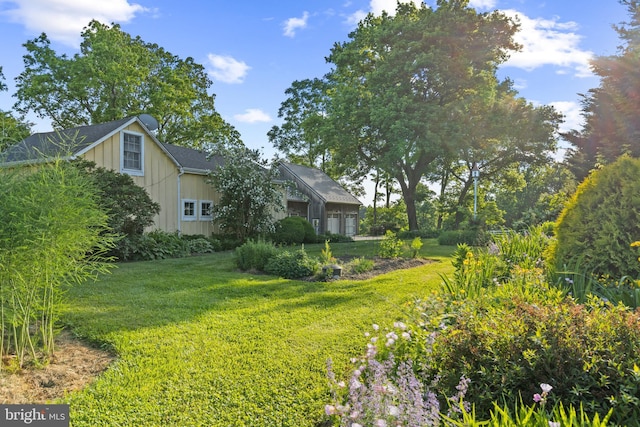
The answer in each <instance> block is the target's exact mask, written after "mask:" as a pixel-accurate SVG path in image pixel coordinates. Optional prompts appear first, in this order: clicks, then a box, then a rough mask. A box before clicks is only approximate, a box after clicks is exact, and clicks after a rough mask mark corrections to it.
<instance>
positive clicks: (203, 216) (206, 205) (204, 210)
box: [200, 200, 213, 221]
mask: <svg viewBox="0 0 640 427" xmlns="http://www.w3.org/2000/svg"><path fill="white" fill-rule="evenodd" d="M212 219H213V202H212V201H211V200H200V221H209V220H212Z"/></svg>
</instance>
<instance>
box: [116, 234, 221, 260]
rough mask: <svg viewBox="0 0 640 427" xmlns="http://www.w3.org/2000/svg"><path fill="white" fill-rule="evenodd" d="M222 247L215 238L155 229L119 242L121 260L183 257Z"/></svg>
mask: <svg viewBox="0 0 640 427" xmlns="http://www.w3.org/2000/svg"><path fill="white" fill-rule="evenodd" d="M220 249H221V246H220V242H219V241H218V240H217V239H215V238H206V237H204V236H180V235H178V234H177V233H168V232H166V231H161V230H155V231H151V232H149V233H144V234H140V235H134V236H131V237H128V238H126V239H122V240H120V241H119V242H118V259H119V260H120V261H149V260H154V259H166V258H182V257H186V256H189V255H194V254H204V253H211V252H215V251H218V250H220Z"/></svg>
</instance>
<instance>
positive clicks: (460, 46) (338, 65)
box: [326, 0, 517, 230]
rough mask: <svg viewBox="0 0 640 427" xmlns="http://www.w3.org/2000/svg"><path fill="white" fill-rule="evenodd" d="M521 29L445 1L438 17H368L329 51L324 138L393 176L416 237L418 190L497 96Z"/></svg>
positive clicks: (402, 13) (434, 12)
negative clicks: (468, 121) (464, 116)
mask: <svg viewBox="0 0 640 427" xmlns="http://www.w3.org/2000/svg"><path fill="white" fill-rule="evenodd" d="M516 29H517V27H516V25H515V24H514V23H513V22H512V21H511V20H510V19H509V18H507V17H506V16H504V15H503V14H500V13H498V12H493V13H484V14H479V13H477V12H476V11H475V10H474V9H472V8H469V7H468V1H464V0H463V1H460V0H457V1H454V0H452V1H445V0H439V1H438V5H437V8H435V9H431V8H428V7H426V6H425V5H422V6H421V7H416V6H415V5H413V4H406V3H400V4H398V7H397V10H396V15H395V16H391V15H389V14H386V13H383V14H382V15H381V16H379V17H376V16H374V15H369V16H367V18H365V19H364V20H363V21H362V22H361V23H360V24H359V25H358V27H357V29H356V30H355V31H354V32H352V33H351V34H350V35H349V38H350V40H349V41H348V42H345V43H340V44H336V45H335V46H334V47H333V49H332V50H331V54H330V56H329V57H328V58H327V60H328V61H329V62H330V63H332V64H334V66H335V68H334V69H333V70H332V71H331V72H330V73H329V74H328V75H327V76H326V78H327V80H328V82H329V84H330V89H329V93H330V97H331V102H330V104H329V107H330V108H329V109H328V114H327V118H328V122H329V125H328V126H327V129H328V130H327V133H328V134H330V135H331V141H332V147H333V148H334V150H335V156H336V158H338V159H340V161H343V162H345V163H347V164H359V163H364V164H366V165H367V166H368V167H369V168H370V169H371V170H373V169H378V170H380V171H383V172H385V173H388V174H389V175H391V176H393V177H394V178H395V180H396V181H397V182H398V184H399V185H400V188H401V191H402V196H403V199H404V201H405V204H406V206H407V217H408V223H409V228H410V229H412V230H415V229H417V228H418V222H417V215H416V205H415V200H416V189H417V187H418V184H419V183H420V182H421V180H422V179H423V177H424V175H425V174H426V173H427V172H428V171H429V168H430V167H432V165H433V164H434V163H435V162H436V160H439V159H442V158H445V157H447V156H451V155H452V154H453V153H455V152H457V151H459V150H460V148H459V147H460V146H461V145H464V144H467V143H468V142H467V141H466V140H465V138H464V136H465V131H464V128H463V126H462V125H461V124H460V123H459V122H458V120H457V119H458V118H459V117H460V113H461V112H462V111H464V110H465V108H466V106H468V105H470V104H473V103H476V102H480V101H478V99H483V98H485V97H490V96H492V95H493V93H494V92H495V87H496V85H497V84H498V83H497V80H496V77H495V71H496V67H497V66H498V65H499V64H500V63H501V62H503V61H504V60H505V59H506V58H507V54H508V52H509V51H510V50H513V49H516V48H517V45H516V44H515V43H514V42H513V39H512V36H513V34H514V33H515V31H516ZM482 102H485V101H482Z"/></svg>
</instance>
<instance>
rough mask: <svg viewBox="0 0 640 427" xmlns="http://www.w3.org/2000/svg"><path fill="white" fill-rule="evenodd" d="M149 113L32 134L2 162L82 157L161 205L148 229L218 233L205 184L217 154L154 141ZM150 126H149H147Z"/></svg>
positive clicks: (211, 193) (209, 188)
mask: <svg viewBox="0 0 640 427" xmlns="http://www.w3.org/2000/svg"><path fill="white" fill-rule="evenodd" d="M154 122H155V121H154V120H153V119H152V118H151V117H150V116H148V115H141V116H135V117H127V118H124V119H120V120H114V121H111V122H107V123H100V124H96V125H89V126H81V127H77V128H73V129H65V130H62V131H54V132H44V133H36V134H33V135H31V136H29V137H27V138H26V139H24V140H22V141H21V142H20V143H18V144H17V145H15V146H13V147H11V148H10V149H9V150H7V151H6V152H5V153H3V157H4V158H3V159H2V160H3V162H4V165H5V166H11V165H21V164H33V163H37V162H43V161H47V159H51V158H52V157H61V158H66V159H75V158H83V159H85V160H89V161H93V162H95V163H96V165H97V166H101V167H104V168H106V169H111V170H114V171H116V172H120V173H126V174H128V175H130V176H131V177H132V178H133V181H134V182H135V183H136V184H137V185H139V186H140V187H142V188H144V189H145V190H146V191H147V193H148V194H149V196H150V197H151V199H152V200H153V201H155V202H157V203H159V204H160V213H159V214H158V215H157V216H156V217H155V218H154V225H153V226H152V227H151V229H159V230H163V231H167V232H179V233H184V234H204V235H210V234H211V233H214V232H217V231H218V230H217V227H215V226H214V224H213V223H212V208H213V205H214V204H215V203H217V202H218V200H219V195H218V193H217V192H216V191H215V189H214V188H213V187H212V186H211V185H209V184H208V183H206V180H205V179H206V176H207V175H208V173H209V171H211V170H213V169H214V168H215V167H217V166H218V165H220V164H221V161H222V159H220V158H219V157H215V156H214V157H212V158H210V159H209V158H207V156H206V154H205V153H203V152H200V151H197V150H194V149H191V148H185V147H178V146H175V145H170V144H164V143H161V142H160V141H158V139H157V138H156V137H155V136H154V134H153V132H152V131H153V129H152V128H154V125H155V123H154ZM150 128H151V129H150Z"/></svg>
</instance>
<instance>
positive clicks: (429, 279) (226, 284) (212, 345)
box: [64, 242, 453, 426]
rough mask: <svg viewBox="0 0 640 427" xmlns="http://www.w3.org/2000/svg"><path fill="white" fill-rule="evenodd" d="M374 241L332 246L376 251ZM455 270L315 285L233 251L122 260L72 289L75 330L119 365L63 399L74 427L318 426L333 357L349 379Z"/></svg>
mask: <svg viewBox="0 0 640 427" xmlns="http://www.w3.org/2000/svg"><path fill="white" fill-rule="evenodd" d="M376 244H377V243H376V242H355V243H345V244H335V245H332V250H333V251H334V253H335V254H336V255H337V256H348V255H353V256H362V255H365V256H367V255H370V254H373V253H375V250H376V248H375V246H376ZM321 246H322V245H317V247H316V246H315V245H307V246H306V247H305V249H307V250H308V252H309V253H310V254H312V255H314V254H315V252H314V251H317V252H318V253H320V251H321ZM452 249H453V248H441V247H439V246H436V245H435V244H429V243H428V244H425V246H424V247H423V249H422V250H421V255H422V256H429V257H434V258H436V259H438V260H440V261H445V259H446V257H447V256H448V255H449V254H450V253H451V251H452ZM451 270H452V267H451V265H450V263H449V262H438V263H431V264H425V265H423V266H421V267H416V268H412V269H408V270H397V271H394V272H390V273H387V274H383V275H380V276H376V277H374V278H371V279H368V280H363V281H353V280H340V281H332V282H306V281H291V280H284V279H278V278H274V277H272V276H266V275H251V274H243V273H239V272H237V271H235V267H234V263H233V256H232V254H231V253H217V254H212V255H206V256H200V257H192V258H187V259H177V260H160V261H150V262H140V263H130V264H122V265H120V266H119V268H118V269H116V270H115V271H114V272H113V274H111V275H109V276H105V277H102V278H101V279H100V280H99V281H98V282H97V283H94V284H90V285H84V286H81V287H76V288H73V289H72V290H71V291H70V293H69V301H70V304H69V307H68V309H67V311H66V313H65V316H64V319H65V321H66V323H67V324H68V326H69V328H70V329H71V330H73V331H74V332H75V333H77V334H79V335H80V336H83V337H85V338H87V339H88V340H91V341H93V342H95V343H98V344H100V345H102V346H103V347H105V348H108V349H110V350H112V351H113V352H114V353H115V354H116V355H117V356H118V358H117V360H116V361H115V362H114V363H113V364H112V365H111V367H110V368H109V369H108V370H107V371H105V372H104V373H103V374H102V375H101V376H100V377H99V378H97V380H96V381H95V382H94V383H93V384H91V385H90V386H89V387H87V388H86V389H84V390H82V391H80V392H75V393H72V394H70V395H69V396H67V397H66V398H65V399H64V401H66V402H68V403H70V404H71V416H72V419H73V425H74V426H85V425H86V426H89V425H91V426H100V425H104V426H107V425H108V426H112V425H147V426H153V425H181V426H190V425H194V426H195V425H209V426H218V425H219V426H242V425H247V426H275V425H278V426H282V425H288V426H294V425H295V426H315V425H317V424H318V422H319V421H320V420H321V419H322V415H323V411H324V404H325V403H326V402H327V400H328V398H329V387H328V381H327V369H326V362H327V359H329V358H331V359H333V365H334V366H333V369H334V370H335V371H336V372H337V373H339V374H340V373H342V374H346V373H347V372H348V370H349V368H350V363H349V360H350V358H351V357H354V356H355V355H358V354H359V353H360V352H361V349H362V347H363V345H364V343H365V342H366V341H365V340H366V338H364V337H363V332H364V331H367V330H368V329H370V325H371V324H372V323H384V322H385V321H386V322H389V323H392V322H393V321H394V320H395V319H396V318H401V317H403V316H404V315H405V314H406V309H405V308H406V305H405V304H406V303H407V302H408V301H411V300H412V299H413V298H414V297H419V296H424V295H426V294H428V293H429V292H430V291H431V290H432V289H435V288H436V287H437V286H438V285H439V283H440V276H439V273H447V272H450V271H451Z"/></svg>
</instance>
